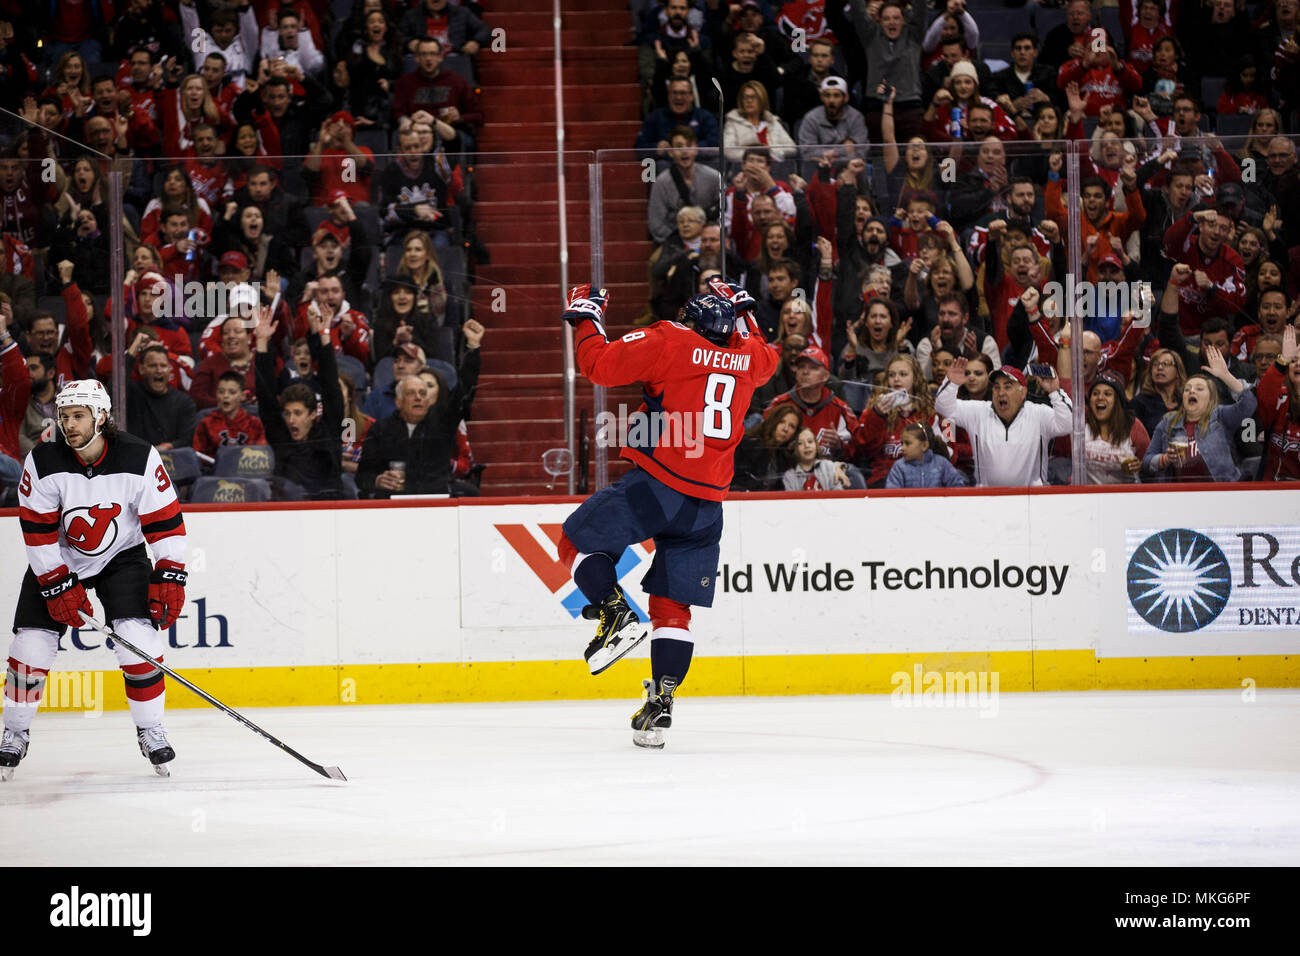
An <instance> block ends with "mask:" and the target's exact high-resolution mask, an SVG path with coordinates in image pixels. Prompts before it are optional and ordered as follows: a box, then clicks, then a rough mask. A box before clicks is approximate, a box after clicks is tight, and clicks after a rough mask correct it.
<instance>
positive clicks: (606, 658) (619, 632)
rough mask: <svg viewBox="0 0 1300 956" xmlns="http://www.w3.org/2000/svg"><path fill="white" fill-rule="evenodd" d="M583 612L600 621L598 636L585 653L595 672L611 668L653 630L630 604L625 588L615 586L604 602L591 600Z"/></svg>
mask: <svg viewBox="0 0 1300 956" xmlns="http://www.w3.org/2000/svg"><path fill="white" fill-rule="evenodd" d="M582 616H583V617H584V618H586V619H587V620H588V621H594V620H599V621H600V625H599V626H598V627H597V628H596V636H595V638H593V639H592V642H591V643H590V644H588V645H587V650H586V652H585V653H584V654H583V657H585V658H586V659H587V666H588V667H589V668H591V673H592V676H595V675H596V674H599V673H601V672H603V671H605V670H608V669H609V668H610V666H611V665H613V664H614V662H615V661H617V660H618V659H619V658H621V657H623V656H624V655H625V654H627V652H628V651H630V650H632V648H634V647H636V646H637V645H638V644H640V643H641V642H642V641H644V640H645V639H646V635H647V634H648V633H649V629H648V628H647V627H646V626H645V625H644V624H642V623H641V619H640V618H639V617H637V616H636V613H635V612H634V611H633V610H632V609H631V608H630V607H628V605H627V598H625V597H624V596H623V589H622V588H615V589H614V593H613V594H611V595H610V596H609V597H607V598H606V599H605V601H604V603H602V604H599V605H596V604H588V605H587V606H586V607H585V608H583V609H582Z"/></svg>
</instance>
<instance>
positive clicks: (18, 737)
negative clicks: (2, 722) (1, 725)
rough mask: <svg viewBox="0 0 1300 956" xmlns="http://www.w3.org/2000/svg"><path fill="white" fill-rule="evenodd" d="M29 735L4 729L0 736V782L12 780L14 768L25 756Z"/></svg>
mask: <svg viewBox="0 0 1300 956" xmlns="http://www.w3.org/2000/svg"><path fill="white" fill-rule="evenodd" d="M30 740H31V734H29V733H28V732H27V731H25V730H10V729H9V728H8V727H6V728H5V731H4V734H3V735H0V780H12V779H13V778H14V768H15V767H17V766H18V764H19V762H20V761H21V760H22V759H23V758H24V757H26V756H27V744H28V742H29V741H30Z"/></svg>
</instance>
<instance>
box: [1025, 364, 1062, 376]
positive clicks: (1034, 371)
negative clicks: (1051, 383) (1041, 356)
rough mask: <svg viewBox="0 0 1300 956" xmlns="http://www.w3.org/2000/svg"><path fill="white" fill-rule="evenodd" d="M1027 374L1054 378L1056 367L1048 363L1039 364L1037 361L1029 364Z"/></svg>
mask: <svg viewBox="0 0 1300 956" xmlns="http://www.w3.org/2000/svg"><path fill="white" fill-rule="evenodd" d="M1029 374H1030V375H1031V376H1034V377H1035V378H1048V379H1051V378H1056V369H1054V368H1052V366H1050V365H1046V364H1039V363H1037V362H1035V363H1033V364H1031V365H1030V366H1029Z"/></svg>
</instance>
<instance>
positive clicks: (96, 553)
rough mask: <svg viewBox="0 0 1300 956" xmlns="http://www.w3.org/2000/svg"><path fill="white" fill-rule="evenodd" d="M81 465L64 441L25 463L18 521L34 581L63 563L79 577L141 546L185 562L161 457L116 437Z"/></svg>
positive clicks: (39, 449) (180, 524)
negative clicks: (95, 459)
mask: <svg viewBox="0 0 1300 956" xmlns="http://www.w3.org/2000/svg"><path fill="white" fill-rule="evenodd" d="M105 446H106V447H105V449H104V452H103V454H102V455H101V456H100V458H99V460H98V461H95V462H91V463H89V464H87V463H86V462H83V461H82V460H81V459H80V458H78V457H77V454H76V452H74V451H73V450H72V449H71V448H69V447H68V445H67V443H66V442H63V441H61V440H60V441H54V442H42V443H41V444H39V445H37V446H36V447H35V448H33V449H32V450H31V452H29V453H28V455H27V460H26V461H25V462H24V463H23V476H22V479H21V480H20V481H19V483H18V519H19V523H20V525H21V527H22V532H23V543H24V544H25V545H26V546H27V561H28V563H29V564H30V565H31V568H32V571H33V572H35V574H36V575H37V577H39V576H40V575H42V574H46V573H48V572H50V571H53V570H54V569H55V568H57V567H59V565H61V564H66V565H67V566H68V567H69V568H70V569H71V570H72V571H73V572H75V573H76V575H77V576H78V577H80V578H89V577H92V576H93V575H95V574H98V573H99V572H100V571H102V570H103V568H104V566H105V565H106V564H108V562H109V561H110V560H111V559H112V558H113V556H114V555H116V554H118V553H119V552H121V551H125V550H126V549H128V548H133V547H135V546H136V545H138V544H140V543H142V542H145V541H147V542H148V543H149V547H150V549H151V550H152V551H153V556H154V560H155V561H157V560H160V559H164V558H166V559H168V560H171V561H176V562H178V563H181V564H183V563H184V562H185V520H184V518H183V517H182V515H181V506H180V502H179V501H177V499H176V489H175V488H173V487H172V483H171V478H170V477H169V476H168V474H167V469H166V468H164V467H163V463H162V458H160V457H159V455H158V452H157V450H156V449H155V448H154V447H153V446H152V445H150V444H149V443H148V442H146V441H143V440H142V439H139V438H136V437H135V436H134V435H128V434H126V433H125V432H119V433H118V434H117V436H116V437H114V438H111V439H108V440H107V441H106V443H105Z"/></svg>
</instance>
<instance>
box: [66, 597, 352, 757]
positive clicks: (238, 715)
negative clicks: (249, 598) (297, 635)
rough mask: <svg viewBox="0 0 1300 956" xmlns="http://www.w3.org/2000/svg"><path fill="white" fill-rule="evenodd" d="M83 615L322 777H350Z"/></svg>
mask: <svg viewBox="0 0 1300 956" xmlns="http://www.w3.org/2000/svg"><path fill="white" fill-rule="evenodd" d="M81 616H82V617H84V618H85V619H86V620H87V621H89V622H90V623H91V624H93V625H95V628H96V629H97V630H99V631H102V632H103V633H104V634H107V635H108V636H109V637H111V638H112V639H113V640H115V641H117V643H119V644H121V645H122V646H123V647H125V648H126V649H127V650H128V651H130V652H131V653H132V654H134V655H135V656H136V657H138V658H140V660H142V661H144V662H145V663H146V664H152V665H153V666H154V667H156V668H158V669H159V670H160V671H162V672H163V673H164V674H166V675H167V676H168V677H171V678H173V679H174V680H177V681H180V683H182V684H184V685H185V686H186V687H188V688H189V689H190V690H192V691H194V693H196V694H198V695H199V696H200V697H202V698H203V699H204V700H206V701H207V702H208V703H209V704H211V705H212V706H213V707H216V708H217V709H218V710H224V711H225V712H226V713H227V714H229V715H230V716H231V717H233V718H234V719H235V720H237V721H239V722H240V723H241V724H243V725H244V726H245V727H247V728H248V729H249V730H251V731H253V732H255V733H258V734H261V735H262V736H263V737H265V738H266V739H267V740H269V741H271V743H273V744H275V745H276V746H277V747H279V748H280V749H281V750H283V751H284V752H285V753H287V754H288V755H289V756H291V757H293V758H294V759H295V760H297V761H298V762H300V763H304V764H306V765H307V766H308V767H311V769H312V770H315V771H316V772H317V773H318V774H320V775H321V776H322V777H329V778H330V779H331V780H342V781H344V782H346V781H347V779H348V778H347V777H345V776H343V771H342V770H340V769H339V768H338V767H322V766H321V765H320V764H318V763H312V761H310V760H308V759H307V758H306V757H304V756H303V755H302V754H300V753H298V751H296V750H294V749H293V748H292V747H290V746H289V745H288V744H286V743H283V742H281V741H279V740H276V739H275V738H274V737H272V736H271V735H270V734H268V733H267V732H266V731H265V730H263V729H262V728H261V727H259V726H257V724H255V723H253V722H252V721H251V720H249V719H248V718H247V717H245V716H244V715H243V714H241V713H240V712H239V711H237V710H232V709H231V708H229V707H227V706H226V705H225V704H223V703H222V702H221V701H219V700H217V699H216V698H215V697H213V696H212V695H211V694H209V693H208V692H207V691H205V690H203V688H201V687H199V686H197V685H195V684H191V683H190V682H189V681H187V680H186V679H185V678H184V677H182V676H181V675H180V674H178V673H176V672H175V671H174V670H172V669H171V668H170V667H168V666H167V665H166V664H164V663H163V662H162V661H156V660H154V659H153V658H152V657H150V656H149V655H148V654H146V653H145V652H144V651H142V650H140V648H138V647H136V646H135V645H134V644H132V643H131V642H130V641H128V640H126V639H125V638H123V637H122V636H121V635H120V634H118V633H117V632H116V631H114V630H113V629H112V628H111V627H109V626H108V625H107V624H102V623H100V621H99V620H98V619H97V618H95V617H93V616H92V615H90V614H87V613H86V612H85V611H82V612H81Z"/></svg>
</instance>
